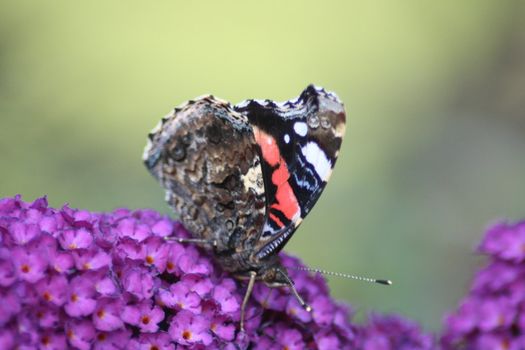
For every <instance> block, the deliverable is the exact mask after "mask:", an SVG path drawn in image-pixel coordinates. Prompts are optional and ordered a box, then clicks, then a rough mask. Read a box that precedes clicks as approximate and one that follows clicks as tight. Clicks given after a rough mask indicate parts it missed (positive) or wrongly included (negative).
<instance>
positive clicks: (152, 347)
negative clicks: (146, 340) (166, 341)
mask: <svg viewBox="0 0 525 350" xmlns="http://www.w3.org/2000/svg"><path fill="white" fill-rule="evenodd" d="M149 350H159V347H158V346H157V345H152V346H150V348H149Z"/></svg>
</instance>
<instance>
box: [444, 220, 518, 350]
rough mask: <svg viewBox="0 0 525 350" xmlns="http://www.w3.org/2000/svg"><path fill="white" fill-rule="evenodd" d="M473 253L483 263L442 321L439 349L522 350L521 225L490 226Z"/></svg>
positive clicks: (503, 224) (500, 224) (499, 224)
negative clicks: (480, 255)
mask: <svg viewBox="0 0 525 350" xmlns="http://www.w3.org/2000/svg"><path fill="white" fill-rule="evenodd" d="M478 250H479V251H480V252H481V253H484V254H487V255H489V257H490V260H489V263H488V265H487V266H486V267H484V268H483V269H481V271H479V272H478V273H477V275H476V276H475V279H474V281H473V282H472V287H471V290H470V293H469V294H468V295H467V296H466V297H465V298H464V299H463V300H462V301H461V303H460V306H459V307H458V309H457V310H456V311H454V312H452V313H450V314H449V315H447V317H446V318H445V330H444V332H443V335H442V337H441V344H442V347H443V349H445V350H446V349H456V348H458V347H459V346H462V347H465V348H466V349H506V350H508V349H524V348H525V322H524V318H525V316H524V314H525V221H522V222H518V223H516V224H510V223H504V222H500V223H497V224H495V225H493V226H492V227H490V228H489V229H488V230H487V233H486V235H485V237H484V239H483V240H482V242H481V244H480V246H479V248H478Z"/></svg>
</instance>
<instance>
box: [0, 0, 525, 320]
mask: <svg viewBox="0 0 525 350" xmlns="http://www.w3.org/2000/svg"><path fill="white" fill-rule="evenodd" d="M524 10H525V7H524V6H523V3H522V2H518V1H462V2H458V1H440V2H420V1H416V0H410V1H397V2H390V1H386V0H383V1H374V2H363V1H356V2H350V1H324V2H313V1H298V0H297V1H286V2H285V1H280V2H277V1H269V2H241V1H236V2H234V1H220V2H219V1H216V2H211V1H210V2H202V1H201V2H189V1H186V2H183V1H156V2H149V3H145V2H140V1H111V2H107V1H88V2H71V1H51V2H34V1H25V0H22V1H3V2H2V11H0V118H1V119H0V163H1V164H2V167H1V169H2V171H1V175H0V195H1V196H11V195H13V194H16V193H21V194H23V196H24V198H25V199H26V200H30V199H33V198H35V197H37V196H41V195H43V194H48V195H49V199H50V202H51V203H52V204H53V205H60V204H61V203H63V202H69V203H70V204H71V205H72V206H74V207H81V208H89V209H92V210H109V209H112V208H115V207H118V206H128V207H132V208H139V207H153V208H156V209H159V210H161V211H164V212H169V209H168V208H167V206H166V205H165V204H164V202H163V193H162V191H161V189H160V188H159V186H158V185H157V184H156V183H155V181H154V180H153V179H152V178H150V176H149V175H148V174H147V172H146V171H145V169H144V168H143V166H142V162H141V154H142V148H143V146H144V145H145V140H146V134H147V133H148V131H149V130H150V129H151V128H152V127H153V126H154V125H155V124H156V123H157V121H158V119H159V118H160V117H161V116H162V115H164V114H166V113H168V112H169V111H170V109H171V108H172V107H174V106H175V105H178V104H180V103H182V102H183V101H185V100H187V99H189V98H193V97H195V96H198V95H202V94H205V93H213V94H215V95H216V96H220V97H222V98H224V99H227V100H230V101H232V102H237V101H240V100H242V99H245V98H271V99H277V100H285V99H288V98H292V97H295V96H296V95H297V94H298V93H299V92H300V91H301V90H302V89H303V88H304V87H305V86H306V85H307V84H308V83H311V82H313V83H316V84H318V85H321V86H324V87H326V88H327V89H330V90H333V91H336V92H337V93H338V95H339V96H340V97H341V98H342V100H343V101H345V103H346V106H347V112H348V117H347V119H348V129H347V137H346V139H345V142H344V143H343V150H342V153H341V156H340V160H339V162H338V165H337V167H336V168H337V169H336V171H335V173H334V176H333V178H332V181H331V183H330V184H329V186H328V187H327V189H326V191H325V194H324V195H323V196H322V199H321V200H320V201H319V202H318V204H317V206H316V208H315V210H313V212H312V214H311V215H310V216H309V217H308V218H307V220H306V222H305V223H304V224H303V225H302V226H301V228H300V230H299V231H298V233H297V234H296V236H295V237H294V238H293V239H292V241H291V242H290V244H289V245H288V247H287V250H288V251H292V252H294V253H296V254H298V255H299V256H301V257H302V258H303V259H304V260H305V261H306V262H307V263H308V264H309V265H312V266H318V267H321V268H324V269H328V270H333V271H340V272H349V273H356V274H362V275H373V276H377V277H386V278H390V279H392V280H394V282H395V284H394V286H392V287H391V288H384V287H377V286H372V285H366V284H362V283H357V282H353V281H349V280H341V279H333V278H331V279H330V285H331V287H332V288H333V291H334V293H335V295H336V296H337V297H339V298H342V299H345V300H347V301H348V302H350V303H352V305H353V306H354V307H355V308H356V310H357V311H358V314H359V315H363V314H365V313H366V312H368V311H369V310H377V311H381V312H390V311H392V312H399V313H402V314H404V315H407V316H410V317H412V318H414V319H417V320H419V321H421V322H423V324H424V325H425V326H427V327H430V328H433V329H435V328H437V327H439V325H440V323H441V317H442V314H443V312H444V310H446V309H451V308H452V307H453V305H455V303H456V302H457V300H459V298H460V297H461V295H463V294H464V292H465V289H466V286H467V285H468V282H469V279H470V276H471V273H472V271H473V269H474V266H475V265H476V264H477V263H479V260H478V259H476V257H475V256H474V255H473V254H472V248H473V247H474V245H475V243H476V242H477V241H478V240H479V238H480V237H481V233H482V230H483V228H484V227H485V226H486V224H487V223H489V222H491V221H493V220H494V219H498V218H518V217H523V214H524V213H525V211H524V208H525V186H524V179H525V157H524V156H523V154H524V150H525V115H524V111H525V96H524V95H525V30H524V29H525V26H524V25H523V23H525V11H524Z"/></svg>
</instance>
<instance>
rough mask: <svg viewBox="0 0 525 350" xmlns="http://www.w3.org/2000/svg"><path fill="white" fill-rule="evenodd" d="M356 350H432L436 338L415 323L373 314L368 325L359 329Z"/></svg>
mask: <svg viewBox="0 0 525 350" xmlns="http://www.w3.org/2000/svg"><path fill="white" fill-rule="evenodd" d="M356 348H357V349H361V350H380V349H392V350H415V349H418V350H431V349H435V348H436V344H435V342H434V337H433V336H432V335H430V334H425V333H423V332H422V331H421V329H420V327H419V326H418V325H417V324H416V323H415V322H413V321H409V320H405V319H403V318H401V317H399V316H395V315H379V314H372V315H371V316H370V317H369V320H368V324H366V325H364V326H362V327H359V328H358V330H357V337H356Z"/></svg>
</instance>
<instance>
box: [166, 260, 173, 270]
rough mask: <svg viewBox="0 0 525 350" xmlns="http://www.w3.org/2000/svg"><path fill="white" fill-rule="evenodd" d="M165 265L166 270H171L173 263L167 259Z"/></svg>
mask: <svg viewBox="0 0 525 350" xmlns="http://www.w3.org/2000/svg"><path fill="white" fill-rule="evenodd" d="M166 267H167V268H168V270H173V269H174V268H175V265H174V264H173V263H172V262H171V261H168V263H167V264H166Z"/></svg>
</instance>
